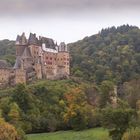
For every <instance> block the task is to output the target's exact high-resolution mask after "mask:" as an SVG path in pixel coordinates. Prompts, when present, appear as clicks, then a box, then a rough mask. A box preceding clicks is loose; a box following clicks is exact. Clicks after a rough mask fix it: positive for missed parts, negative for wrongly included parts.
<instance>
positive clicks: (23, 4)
mask: <svg viewBox="0 0 140 140" xmlns="http://www.w3.org/2000/svg"><path fill="white" fill-rule="evenodd" d="M139 5H140V1H139V0H0V15H9V16H11V15H36V14H47V13H48V14H51V13H55V14H58V13H60V12H62V13H72V12H75V11H76V12H79V13H80V12H83V11H88V10H93V11H94V10H95V11H96V10H103V9H129V8H130V9H131V8H134V9H135V8H139Z"/></svg>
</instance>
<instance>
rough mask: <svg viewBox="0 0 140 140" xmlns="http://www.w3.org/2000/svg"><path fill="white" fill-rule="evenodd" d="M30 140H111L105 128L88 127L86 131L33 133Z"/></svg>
mask: <svg viewBox="0 0 140 140" xmlns="http://www.w3.org/2000/svg"><path fill="white" fill-rule="evenodd" d="M28 140H110V139H109V138H108V132H107V130H105V129H102V128H97V129H88V130H85V131H77V132H75V131H59V132H54V133H44V134H31V135H28Z"/></svg>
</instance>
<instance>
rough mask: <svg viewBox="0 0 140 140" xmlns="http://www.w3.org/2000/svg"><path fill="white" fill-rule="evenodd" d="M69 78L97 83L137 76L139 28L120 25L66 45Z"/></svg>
mask: <svg viewBox="0 0 140 140" xmlns="http://www.w3.org/2000/svg"><path fill="white" fill-rule="evenodd" d="M69 47H70V52H71V58H72V62H71V65H72V68H71V72H72V75H74V76H77V77H82V78H83V79H86V80H90V81H94V82H97V83H101V82H102V81H103V80H112V81H114V82H116V83H123V82H125V81H128V80H131V79H133V78H136V77H139V76H140V29H139V28H138V27H135V26H129V25H123V26H120V27H117V28H116V27H111V28H107V29H102V30H101V32H99V33H98V34H96V35H93V36H90V37H85V38H84V39H83V40H80V41H78V42H75V43H71V44H69Z"/></svg>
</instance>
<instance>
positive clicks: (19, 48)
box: [15, 33, 27, 56]
mask: <svg viewBox="0 0 140 140" xmlns="http://www.w3.org/2000/svg"><path fill="white" fill-rule="evenodd" d="M15 45H16V56H21V55H22V53H23V52H24V49H25V47H26V46H27V39H26V37H25V33H23V34H22V35H21V36H19V35H18V36H17V39H16V44H15Z"/></svg>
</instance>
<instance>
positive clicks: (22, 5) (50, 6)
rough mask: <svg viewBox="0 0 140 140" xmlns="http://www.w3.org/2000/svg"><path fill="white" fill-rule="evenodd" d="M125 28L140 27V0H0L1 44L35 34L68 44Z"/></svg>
mask: <svg viewBox="0 0 140 140" xmlns="http://www.w3.org/2000/svg"><path fill="white" fill-rule="evenodd" d="M122 24H130V25H136V26H139V27H140V0H0V40H2V39H5V38H8V39H15V38H16V35H17V34H21V33H22V32H25V33H26V34H27V35H28V34H29V33H30V32H33V33H36V34H37V35H42V36H46V37H50V38H53V39H55V40H57V41H58V42H60V41H65V42H66V43H69V42H74V41H77V40H79V39H82V38H84V37H85V36H90V35H93V34H96V33H98V31H100V30H101V29H102V28H106V27H111V26H119V25H122Z"/></svg>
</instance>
